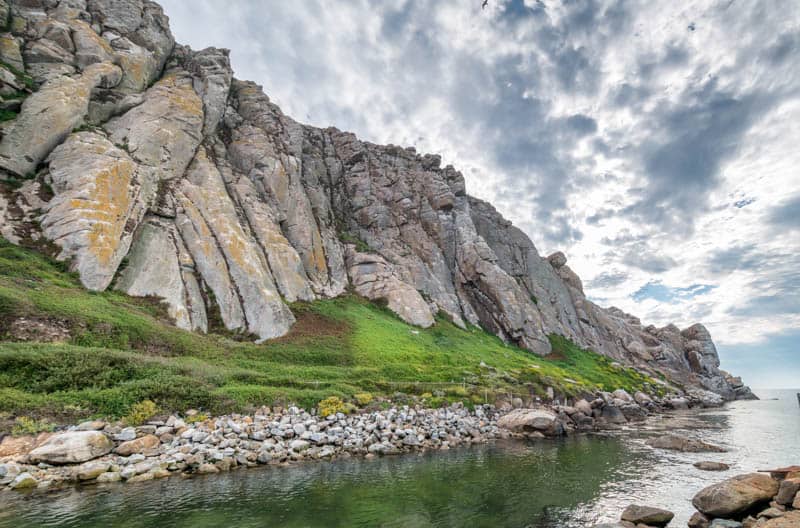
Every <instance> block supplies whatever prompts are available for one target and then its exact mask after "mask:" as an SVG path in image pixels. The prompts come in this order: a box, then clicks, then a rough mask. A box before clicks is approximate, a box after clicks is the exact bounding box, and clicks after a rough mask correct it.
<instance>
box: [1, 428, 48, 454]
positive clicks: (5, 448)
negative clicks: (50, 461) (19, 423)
mask: <svg viewBox="0 0 800 528" xmlns="http://www.w3.org/2000/svg"><path fill="white" fill-rule="evenodd" d="M51 436H53V433H39V434H38V435H37V436H30V435H25V436H6V437H3V439H2V440H1V441H0V459H6V460H16V459H22V457H24V456H25V455H27V454H28V453H30V452H31V450H32V449H34V448H36V447H37V446H39V445H41V444H42V443H43V442H45V441H46V440H47V439H48V438H50V437H51Z"/></svg>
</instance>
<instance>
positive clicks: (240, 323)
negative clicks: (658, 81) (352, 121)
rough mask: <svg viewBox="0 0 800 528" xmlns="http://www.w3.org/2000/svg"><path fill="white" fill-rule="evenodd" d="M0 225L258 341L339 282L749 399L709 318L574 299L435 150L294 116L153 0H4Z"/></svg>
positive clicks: (202, 324)
mask: <svg viewBox="0 0 800 528" xmlns="http://www.w3.org/2000/svg"><path fill="white" fill-rule="evenodd" d="M2 21H5V28H6V29H5V33H2V34H0V60H2V64H0V86H2V87H1V88H0V95H2V97H3V100H2V103H0V111H2V117H3V118H4V119H5V121H4V122H3V123H2V130H1V132H2V140H0V169H2V171H3V175H2V177H3V178H4V179H5V183H3V184H2V194H0V233H1V234H2V235H3V236H4V237H5V238H7V239H9V240H11V241H12V242H15V243H20V242H33V241H38V242H44V241H48V242H51V243H52V244H53V245H54V247H56V248H57V252H58V257H59V258H60V259H64V260H69V262H70V263H71V266H72V267H73V269H74V270H75V271H76V272H77V273H78V274H79V275H80V278H81V281H82V283H83V284H84V285H85V286H86V287H87V288H90V289H94V290H103V289H106V288H117V289H119V290H122V291H125V292H127V293H129V294H131V295H137V296H157V297H160V298H162V299H163V302H164V303H166V304H167V306H168V309H169V313H170V315H171V316H172V317H173V318H174V320H175V324H176V325H178V326H180V327H182V328H186V329H190V330H196V331H200V332H205V331H207V330H208V326H209V320H210V318H212V317H213V318H214V320H221V321H222V323H223V324H224V326H225V327H227V328H228V329H230V330H234V331H241V332H248V333H252V334H255V335H256V336H257V338H258V339H260V340H265V339H270V338H274V337H277V336H281V335H283V334H285V333H286V332H287V331H288V330H289V328H290V327H291V326H292V323H293V322H294V317H293V315H292V312H291V310H290V309H289V307H288V305H287V303H291V302H293V301H297V300H304V301H311V300H314V299H318V298H323V297H332V296H337V295H340V294H342V293H343V292H345V291H346V290H347V289H348V288H351V289H353V290H354V291H355V292H357V293H358V294H360V295H362V296H364V297H367V298H369V299H375V300H378V299H380V300H383V301H384V302H386V303H387V305H388V307H389V308H390V309H391V310H392V311H394V312H395V313H396V314H397V315H398V316H399V317H401V318H402V319H404V320H405V321H407V322H408V323H410V324H413V325H419V326H422V327H427V326H430V325H433V324H435V321H436V319H435V318H436V316H437V315H439V314H441V315H442V316H445V317H448V318H450V319H451V320H452V321H454V322H455V323H456V324H458V325H460V326H465V325H468V324H472V325H480V326H481V327H483V328H484V329H486V330H488V331H490V332H492V333H494V334H497V335H498V336H500V337H501V338H502V339H504V340H506V341H507V342H510V343H514V344H516V345H519V346H521V347H523V348H525V349H527V350H530V351H531V352H532V353H534V354H539V355H546V354H548V353H549V352H550V343H549V340H548V338H547V336H548V334H562V335H564V336H567V337H569V338H570V339H572V340H573V341H575V342H577V343H579V344H581V345H583V346H585V347H587V348H591V349H594V350H596V351H597V352H600V353H603V354H605V355H608V356H610V357H613V358H615V359H617V360H618V361H620V362H624V363H626V364H630V365H634V366H636V367H637V368H639V369H642V370H645V371H648V372H650V373H654V374H655V373H660V374H663V375H664V376H666V377H667V378H668V379H670V380H673V381H675V382H678V383H682V384H686V385H690V386H701V387H704V388H707V389H710V390H712V391H714V392H717V393H719V394H721V395H723V396H724V397H726V398H729V399H733V398H736V397H748V396H749V395H750V392H749V389H747V387H744V386H743V385H742V383H741V380H739V379H738V378H732V377H730V376H729V375H728V374H726V373H725V372H724V371H721V370H719V358H718V356H717V353H716V349H715V347H714V344H713V342H712V340H711V337H710V335H709V333H708V331H707V330H706V329H705V328H704V327H703V326H702V325H699V324H697V325H694V326H691V327H689V328H687V329H684V330H680V329H678V328H677V327H675V326H673V325H669V326H666V327H664V328H655V327H653V326H643V325H642V324H641V322H640V321H639V320H638V319H637V318H635V317H633V316H631V315H628V314H625V313H623V312H621V311H620V310H618V309H615V308H610V309H604V308H601V307H599V306H597V305H595V304H593V303H592V302H590V301H589V300H587V299H586V296H585V295H584V292H583V288H582V284H581V280H580V278H579V277H578V276H577V275H576V274H575V273H574V272H573V271H572V270H571V269H570V268H569V266H568V265H567V264H566V257H565V256H564V255H563V254H562V253H555V254H553V255H550V256H549V257H546V258H543V257H542V256H540V255H539V253H538V252H537V250H536V247H535V246H534V244H533V243H532V242H531V240H530V239H529V238H528V237H527V236H526V235H525V234H524V233H523V232H522V231H520V230H519V229H517V228H515V227H514V226H513V225H511V223H510V222H508V221H507V220H505V219H504V218H503V217H502V216H501V215H500V214H499V213H498V212H497V211H496V210H495V209H494V208H493V207H492V206H491V205H489V204H488V203H485V202H483V201H480V200H478V199H475V198H473V197H470V196H469V195H467V193H466V190H465V185H464V178H463V176H462V175H461V173H459V172H458V171H457V170H456V169H454V168H453V167H452V166H446V167H442V166H441V164H440V159H439V157H438V156H434V155H419V154H417V153H416V152H415V151H414V149H413V148H401V147H397V146H392V145H388V146H381V145H374V144H371V143H367V142H364V141H360V140H359V139H358V138H356V137H355V136H354V135H353V134H350V133H346V132H341V131H339V130H337V129H335V128H327V129H319V128H315V127H311V126H306V125H303V124H300V123H298V122H296V121H294V120H292V119H291V118H289V117H287V116H285V115H284V114H283V113H282V112H281V110H280V109H279V108H278V107H277V106H275V105H274V104H273V103H271V102H270V100H269V98H268V97H267V96H266V95H265V94H264V93H263V91H262V90H261V87H259V86H258V85H256V84H254V83H252V82H248V81H240V80H237V79H235V78H234V77H233V72H232V70H231V67H230V61H229V58H228V52H227V51H226V50H221V49H214V48H208V49H205V50H202V51H193V50H191V49H189V48H187V47H185V46H181V45H179V44H176V43H175V42H174V39H173V36H172V34H171V33H170V30H169V24H168V19H167V17H166V16H165V15H164V13H163V11H162V9H161V8H160V7H159V6H158V5H157V4H155V3H153V2H150V1H148V0H0V23H2Z"/></svg>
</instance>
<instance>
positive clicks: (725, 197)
mask: <svg viewBox="0 0 800 528" xmlns="http://www.w3.org/2000/svg"><path fill="white" fill-rule="evenodd" d="M160 3H161V4H162V5H163V7H164V9H165V11H166V13H167V15H169V17H170V21H171V27H172V31H173V33H174V34H175V37H176V39H177V40H178V41H179V42H181V43H183V44H188V45H190V46H192V47H193V48H195V49H202V48H205V47H207V46H216V47H223V48H229V49H230V50H231V61H232V64H233V67H234V70H235V74H236V76H237V77H238V78H240V79H247V80H253V81H256V82H257V83H259V84H261V85H262V86H263V87H264V90H265V92H266V93H267V95H269V96H270V98H271V99H272V100H273V102H275V103H277V104H278V105H279V106H280V107H281V108H282V109H283V111H284V112H285V113H286V114H288V115H290V116H292V117H294V118H295V119H297V120H298V121H301V122H304V123H308V124H311V125H317V126H321V127H327V126H336V127H337V128H339V129H342V130H348V131H351V132H355V133H356V134H357V135H358V136H359V137H360V138H361V139H364V140H368V141H372V142H376V143H392V144H396V145H402V146H415V147H416V148H417V150H418V151H419V152H423V153H429V152H430V153H438V154H440V155H441V156H442V158H443V161H444V163H452V164H453V165H454V166H455V167H456V168H457V169H459V170H460V171H461V172H462V173H463V174H464V177H465V179H466V183H467V190H468V192H469V193H470V194H472V195H474V196H477V197H479V198H482V199H485V200H488V201H490V202H491V203H493V204H494V205H495V206H496V207H497V209H498V210H499V211H500V212H501V213H502V214H503V215H504V216H505V217H506V218H508V219H509V220H511V221H512V222H514V224H515V225H517V226H518V227H520V228H521V229H522V230H523V231H525V232H526V233H527V234H528V235H529V236H530V237H531V239H532V240H533V241H534V243H535V244H536V246H537V248H538V250H539V252H540V253H541V254H544V255H547V254H549V253H551V252H553V251H557V250H562V251H564V252H565V254H566V255H567V257H568V259H569V265H570V266H571V267H572V268H573V269H574V270H575V271H576V272H577V273H578V274H579V275H580V276H581V277H582V279H583V282H584V286H585V290H586V293H587V295H588V296H589V297H590V298H591V299H592V300H594V301H596V302H597V303H599V304H601V305H603V306H612V305H613V306H617V307H619V308H621V309H623V310H625V311H627V312H630V313H633V314H636V315H637V316H639V317H640V318H641V319H642V321H643V322H644V323H645V324H651V323H652V324H655V325H659V326H661V325H665V324H667V323H670V322H673V323H675V324H677V325H678V326H680V327H685V326H688V325H690V324H692V323H694V322H703V323H704V324H705V325H706V326H707V327H708V328H709V330H710V332H711V334H712V337H713V338H714V340H715V342H716V344H717V348H718V349H719V352H720V356H721V359H722V367H723V368H728V369H729V370H731V371H733V372H734V373H735V374H740V375H742V376H743V378H744V380H745V381H746V382H747V383H749V384H751V385H752V386H754V387H800V2H797V1H796V0H786V1H780V0H764V1H759V2H753V1H744V0H724V1H696V2H695V1H687V2H675V1H672V0H668V1H650V0H648V1H641V2H636V1H593V2H588V1H587V2H582V1H568V0H561V1H535V0H524V1H523V0H489V2H488V5H487V6H486V8H485V9H482V8H481V3H482V2H481V0H420V1H410V0H340V1H334V0H330V1H324V0H302V1H297V2H285V1H282V0H273V1H267V0H235V1H230V2H227V3H225V4H224V7H223V4H222V3H220V2H219V1H218V0H192V1H188V0H160Z"/></svg>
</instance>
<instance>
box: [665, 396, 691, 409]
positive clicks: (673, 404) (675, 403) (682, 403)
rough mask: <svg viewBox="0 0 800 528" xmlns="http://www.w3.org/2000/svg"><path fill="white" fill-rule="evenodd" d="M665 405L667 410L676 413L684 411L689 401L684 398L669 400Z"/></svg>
mask: <svg viewBox="0 0 800 528" xmlns="http://www.w3.org/2000/svg"><path fill="white" fill-rule="evenodd" d="M666 403H667V406H668V407H669V408H671V409H675V410H676V411H685V410H687V409H688V408H689V401H688V400H687V399H686V398H671V399H669V400H667V402H666Z"/></svg>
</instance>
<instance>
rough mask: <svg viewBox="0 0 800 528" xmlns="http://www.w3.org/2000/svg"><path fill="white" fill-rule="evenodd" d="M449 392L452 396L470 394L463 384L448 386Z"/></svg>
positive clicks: (464, 396) (462, 396) (463, 396)
mask: <svg viewBox="0 0 800 528" xmlns="http://www.w3.org/2000/svg"><path fill="white" fill-rule="evenodd" d="M447 394H449V395H450V396H459V397H461V398H466V397H467V396H469V392H467V389H465V388H464V387H462V386H461V385H455V386H453V387H450V388H448V389H447Z"/></svg>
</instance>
